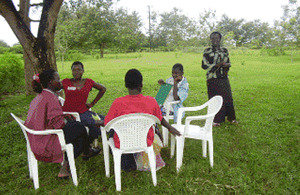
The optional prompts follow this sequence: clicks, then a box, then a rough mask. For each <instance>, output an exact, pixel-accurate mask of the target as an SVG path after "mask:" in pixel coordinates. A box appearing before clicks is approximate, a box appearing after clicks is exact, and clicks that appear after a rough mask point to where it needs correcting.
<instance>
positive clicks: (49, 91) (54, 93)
mask: <svg viewBox="0 0 300 195" xmlns="http://www.w3.org/2000/svg"><path fill="white" fill-rule="evenodd" d="M43 91H48V92H50V93H52V94H54V95H56V96H58V95H57V94H56V93H55V92H53V91H51V90H49V89H43Z"/></svg>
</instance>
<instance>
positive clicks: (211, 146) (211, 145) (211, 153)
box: [208, 140, 214, 167]
mask: <svg viewBox="0 0 300 195" xmlns="http://www.w3.org/2000/svg"><path fill="white" fill-rule="evenodd" d="M208 147H209V162H210V166H211V167H213V166H214V143H213V141H212V140H209V141H208Z"/></svg>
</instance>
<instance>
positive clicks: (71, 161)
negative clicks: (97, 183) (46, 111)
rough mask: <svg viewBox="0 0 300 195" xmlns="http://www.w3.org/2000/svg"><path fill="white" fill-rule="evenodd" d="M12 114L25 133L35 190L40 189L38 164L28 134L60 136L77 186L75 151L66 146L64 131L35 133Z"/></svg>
mask: <svg viewBox="0 0 300 195" xmlns="http://www.w3.org/2000/svg"><path fill="white" fill-rule="evenodd" d="M10 114H11V116H12V117H13V118H14V119H15V120H16V121H17V122H18V124H19V126H20V127H21V129H22V131H23V134H24V136H25V139H26V145H27V158H28V168H29V176H30V178H31V179H33V184H34V188H35V189H38V188H39V176H38V162H37V159H36V158H35V156H34V154H33V152H32V150H31V147H30V143H29V139H28V136H27V133H30V134H33V135H50V134H56V135H57V136H58V139H59V143H60V145H61V149H62V151H64V152H67V156H68V161H69V165H70V170H71V174H72V179H73V183H74V185H75V186H77V185H78V181H77V173H76V166H75V160H74V149H73V145H72V144H66V141H65V137H64V133H63V130H62V129H46V130H44V131H35V130H32V129H29V128H27V127H26V126H25V125H24V121H23V120H21V119H20V118H18V117H17V116H15V115H14V114H13V113H10ZM26 132H27V133H26Z"/></svg>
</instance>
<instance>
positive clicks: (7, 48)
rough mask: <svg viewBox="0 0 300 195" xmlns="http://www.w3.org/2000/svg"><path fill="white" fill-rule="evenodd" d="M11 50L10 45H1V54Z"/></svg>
mask: <svg viewBox="0 0 300 195" xmlns="http://www.w3.org/2000/svg"><path fill="white" fill-rule="evenodd" d="M9 51H10V48H9V47H3V46H0V54H4V53H6V52H9Z"/></svg>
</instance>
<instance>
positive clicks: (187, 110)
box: [177, 103, 208, 125]
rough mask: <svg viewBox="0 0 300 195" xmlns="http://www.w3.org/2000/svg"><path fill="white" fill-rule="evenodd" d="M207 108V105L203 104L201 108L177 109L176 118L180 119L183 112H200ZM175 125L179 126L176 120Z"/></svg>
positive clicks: (179, 121) (179, 123)
mask: <svg viewBox="0 0 300 195" xmlns="http://www.w3.org/2000/svg"><path fill="white" fill-rule="evenodd" d="M207 106H208V104H207V103H205V104H203V105H201V106H195V107H182V108H179V109H178V116H177V118H179V119H181V118H182V115H183V112H191V111H192V112H193V111H199V110H202V109H204V108H206V107H207ZM177 124H178V125H181V120H177Z"/></svg>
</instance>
